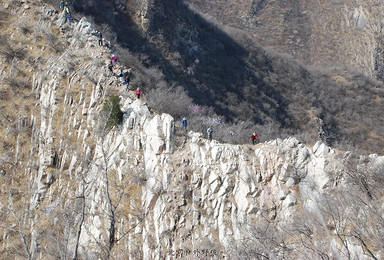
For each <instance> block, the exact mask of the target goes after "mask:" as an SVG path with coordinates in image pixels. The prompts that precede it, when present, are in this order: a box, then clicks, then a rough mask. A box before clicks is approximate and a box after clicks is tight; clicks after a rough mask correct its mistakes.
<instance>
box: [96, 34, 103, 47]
mask: <svg viewBox="0 0 384 260" xmlns="http://www.w3.org/2000/svg"><path fill="white" fill-rule="evenodd" d="M97 37H98V38H99V41H98V43H99V46H103V35H102V34H101V32H97Z"/></svg>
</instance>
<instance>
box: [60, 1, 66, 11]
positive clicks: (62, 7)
mask: <svg viewBox="0 0 384 260" xmlns="http://www.w3.org/2000/svg"><path fill="white" fill-rule="evenodd" d="M64 5H65V2H64V1H61V2H60V10H64Z"/></svg>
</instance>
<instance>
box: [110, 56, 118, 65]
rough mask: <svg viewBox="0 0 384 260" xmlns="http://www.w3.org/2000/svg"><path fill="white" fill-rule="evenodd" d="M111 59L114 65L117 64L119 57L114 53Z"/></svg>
mask: <svg viewBox="0 0 384 260" xmlns="http://www.w3.org/2000/svg"><path fill="white" fill-rule="evenodd" d="M111 61H112V66H115V65H116V62H117V58H116V56H115V54H112V57H111Z"/></svg>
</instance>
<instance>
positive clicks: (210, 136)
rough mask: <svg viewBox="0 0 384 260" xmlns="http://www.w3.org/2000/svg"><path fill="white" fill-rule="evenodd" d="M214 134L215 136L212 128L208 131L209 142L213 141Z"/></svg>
mask: <svg viewBox="0 0 384 260" xmlns="http://www.w3.org/2000/svg"><path fill="white" fill-rule="evenodd" d="M212 134H213V130H212V127H211V126H210V127H208V129H207V135H208V140H209V141H212Z"/></svg>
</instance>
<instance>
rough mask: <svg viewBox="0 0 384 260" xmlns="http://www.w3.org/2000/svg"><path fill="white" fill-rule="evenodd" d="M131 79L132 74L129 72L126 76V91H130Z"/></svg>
mask: <svg viewBox="0 0 384 260" xmlns="http://www.w3.org/2000/svg"><path fill="white" fill-rule="evenodd" d="M130 81H131V78H130V76H129V73H128V74H127V76H125V85H126V87H125V91H128V90H129V88H128V87H129V82H130Z"/></svg>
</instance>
